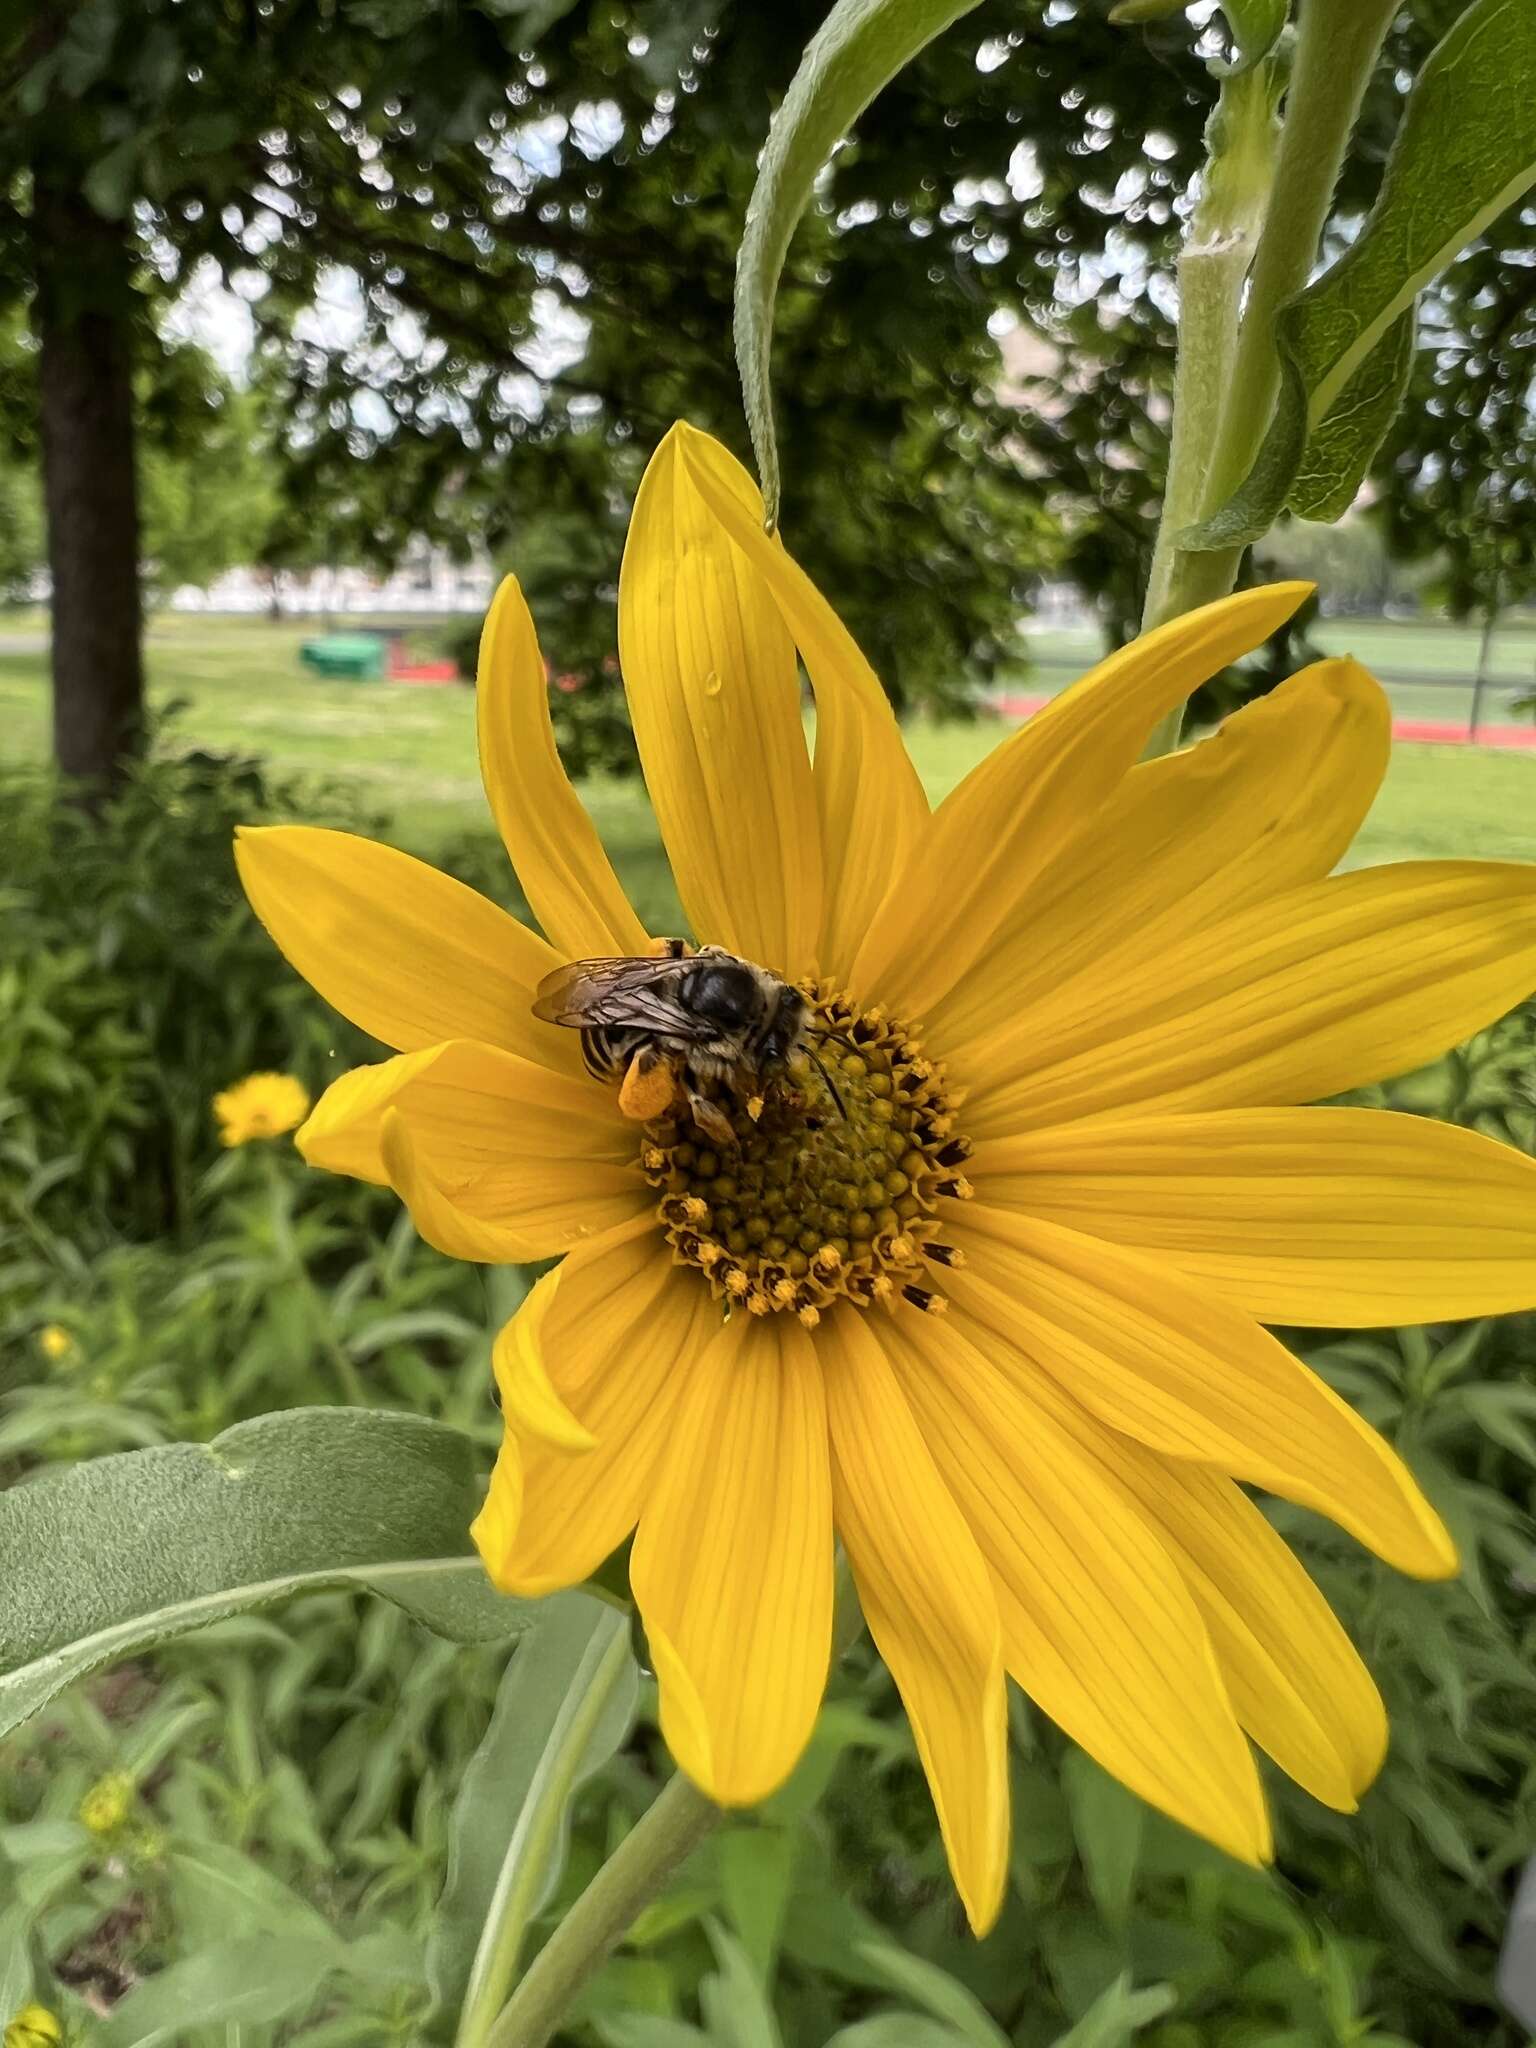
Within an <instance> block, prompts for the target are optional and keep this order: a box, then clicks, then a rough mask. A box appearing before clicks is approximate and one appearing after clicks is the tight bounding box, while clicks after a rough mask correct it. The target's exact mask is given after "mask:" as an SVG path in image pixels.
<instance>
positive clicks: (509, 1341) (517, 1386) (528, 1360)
mask: <svg viewBox="0 0 1536 2048" xmlns="http://www.w3.org/2000/svg"><path fill="white" fill-rule="evenodd" d="M559 1283H560V1268H559V1267H558V1266H557V1267H556V1268H555V1269H554V1271H553V1272H552V1273H546V1274H545V1275H544V1277H543V1278H542V1279H541V1280H538V1281H535V1283H534V1285H533V1286H532V1287H531V1288H530V1289H529V1290H528V1293H527V1295H526V1297H525V1298H524V1300H523V1302H522V1305H521V1306H520V1307H519V1309H518V1311H517V1313H516V1315H514V1316H511V1317H509V1318H508V1320H507V1321H506V1322H505V1323H504V1324H503V1325H502V1327H501V1333H500V1335H499V1336H498V1337H497V1339H496V1342H495V1345H494V1346H493V1348H492V1351H491V1370H492V1371H493V1372H494V1373H495V1375H496V1387H497V1391H498V1392H499V1393H500V1395H501V1412H502V1414H503V1416H504V1417H505V1418H506V1422H507V1426H508V1427H509V1428H511V1429H518V1430H521V1431H522V1432H523V1434H524V1435H525V1436H531V1437H536V1438H537V1439H538V1441H539V1442H540V1443H541V1444H548V1445H549V1447H550V1448H551V1449H552V1450H556V1451H590V1450H591V1449H592V1447H593V1444H594V1442H595V1439H594V1437H593V1435H592V1432H591V1430H590V1429H586V1428H584V1427H583V1426H582V1424H581V1423H579V1422H578V1421H577V1420H576V1417H575V1416H574V1415H573V1414H572V1413H571V1411H570V1409H569V1408H567V1407H566V1405H565V1403H564V1402H563V1401H562V1400H561V1398H560V1396H559V1394H557V1393H556V1391H555V1385H554V1381H553V1380H551V1378H550V1376H549V1373H548V1370H547V1369H546V1367H545V1364H544V1352H543V1334H542V1333H543V1327H544V1318H545V1317H546V1316H547V1315H548V1313H549V1309H550V1304H551V1303H552V1302H553V1300H554V1298H555V1289H556V1287H557V1286H558V1285H559Z"/></svg>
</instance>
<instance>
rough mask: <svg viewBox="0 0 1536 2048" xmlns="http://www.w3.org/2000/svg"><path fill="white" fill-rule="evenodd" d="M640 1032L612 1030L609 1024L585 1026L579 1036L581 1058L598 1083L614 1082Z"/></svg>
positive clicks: (630, 1057)
mask: <svg viewBox="0 0 1536 2048" xmlns="http://www.w3.org/2000/svg"><path fill="white" fill-rule="evenodd" d="M645 1035H646V1034H645V1033H644V1032H643V1031H629V1030H615V1029H614V1028H613V1026H612V1025H609V1024H588V1025H587V1026H586V1027H585V1028H584V1029H583V1031H582V1034H581V1056H582V1059H583V1060H584V1061H585V1062H586V1068H587V1072H588V1073H589V1074H591V1075H592V1077H593V1078H594V1080H598V1081H616V1080H618V1078H619V1076H620V1075H621V1074H622V1073H623V1072H624V1071H625V1069H626V1068H627V1067H628V1065H629V1062H630V1060H631V1059H632V1057H633V1056H634V1052H635V1048H636V1046H637V1045H639V1044H640V1042H641V1040H642V1039H643V1038H644V1037H645Z"/></svg>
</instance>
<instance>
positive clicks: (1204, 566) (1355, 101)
mask: <svg viewBox="0 0 1536 2048" xmlns="http://www.w3.org/2000/svg"><path fill="white" fill-rule="evenodd" d="M1397 4H1398V0H1349V4H1348V5H1343V6H1341V5H1339V4H1338V0H1302V6H1301V18H1300V22H1299V24H1298V31H1297V37H1296V53H1295V68H1294V70H1293V73H1292V76H1291V80H1290V84H1289V87H1288V89H1287V92H1286V106H1285V121H1284V124H1283V126H1282V127H1281V128H1280V129H1279V131H1278V146H1276V142H1275V134H1276V131H1275V128H1274V124H1273V121H1272V119H1271V117H1270V111H1269V108H1268V107H1266V106H1263V105H1261V104H1260V98H1261V95H1263V93H1264V92H1265V91H1266V90H1268V91H1271V92H1272V91H1273V88H1274V84H1275V80H1274V77H1273V74H1270V76H1269V79H1268V84H1267V87H1266V84H1265V83H1264V80H1265V74H1266V72H1267V71H1268V69H1269V66H1268V63H1266V64H1263V65H1260V66H1257V67H1256V68H1255V69H1254V70H1253V71H1251V72H1246V73H1243V74H1241V75H1240V76H1239V77H1236V78H1229V79H1226V80H1224V81H1223V86H1222V98H1221V104H1220V105H1219V106H1218V109H1217V113H1216V117H1215V119H1214V120H1213V122H1212V125H1211V131H1210V146H1211V156H1210V160H1209V163H1208V165H1207V172H1206V179H1207V184H1206V191H1205V193H1204V194H1203V195H1202V199H1201V203H1200V206H1199V207H1197V208H1196V211H1195V215H1194V219H1193V220H1192V222H1191V226H1190V236H1189V241H1188V243H1187V245H1186V247H1185V250H1184V252H1183V254H1182V255H1181V257H1180V259H1179V357H1178V366H1177V369H1176V372H1175V379H1174V420H1173V440H1172V446H1171V448H1170V452H1169V469H1168V490H1167V495H1166V497H1165V500H1164V504H1163V514H1162V518H1161V521H1160V522H1159V525H1158V532H1157V543H1156V548H1155V550H1154V554H1153V564H1152V573H1151V576H1150V577H1149V579H1148V585H1147V602H1146V609H1145V612H1144V614H1143V618H1142V627H1143V630H1146V629H1147V628H1149V627H1152V626H1158V625H1162V624H1163V623H1164V621H1166V620H1168V619H1172V618H1177V617H1178V615H1179V614H1180V613H1181V612H1186V611H1190V610H1192V609H1193V608H1194V607H1195V606H1196V605H1201V604H1208V603H1209V602H1210V601H1211V600H1212V599H1214V598H1218V597H1223V596H1225V595H1226V593H1227V592H1228V591H1229V590H1230V589H1231V588H1232V586H1233V584H1234V583H1235V582H1236V581H1237V571H1238V566H1239V564H1240V562H1241V560H1242V552H1243V551H1242V549H1241V548H1217V549H1210V550H1206V551H1204V552H1199V553H1197V552H1195V551H1193V550H1189V549H1183V548H1180V547H1179V546H1178V545H1177V541H1176V536H1177V535H1178V533H1179V532H1180V531H1182V529H1183V528H1184V527H1186V526H1189V525H1194V524H1196V523H1198V522H1199V521H1200V520H1203V519H1206V518H1209V517H1210V515H1211V513H1213V512H1214V511H1216V510H1217V508H1218V507H1219V506H1220V505H1221V504H1222V503H1223V502H1224V501H1225V500H1226V499H1227V498H1228V497H1229V496H1230V495H1231V493H1232V492H1233V491H1234V490H1236V488H1237V486H1238V485H1239V484H1240V483H1241V482H1242V481H1243V479H1244V477H1246V476H1247V474H1248V471H1249V469H1250V468H1251V466H1252V464H1253V460H1254V457H1255V456H1256V455H1257V454H1258V451H1259V446H1260V443H1261V442H1262V441H1263V439H1264V435H1265V433H1266V431H1267V430H1268V427H1269V423H1270V418H1271V415H1272V414H1273V412H1274V408H1275V399H1276V396H1277V394H1278V391H1279V388H1280V362H1279V357H1278V355H1277V354H1276V351H1275V341H1274V324H1275V315H1276V313H1277V312H1278V311H1279V309H1280V307H1281V306H1282V305H1283V304H1284V303H1285V301H1286V300H1287V299H1289V298H1291V297H1292V296H1293V295H1294V294H1295V293H1296V292H1298V291H1300V290H1301V288H1302V287H1303V285H1305V283H1306V281H1307V278H1308V275H1309V274H1310V272H1311V268H1312V265H1313V263H1314V262H1315V261H1316V258H1317V251H1318V246H1319V243H1320V242H1321V239H1322V232H1323V226H1324V223H1325V221H1326V220H1327V217H1328V208H1329V205H1330V203H1331V201H1332V198H1333V188H1334V186H1335V184H1336V183H1337V181H1338V175H1339V167H1340V165H1341V164H1342V163H1343V161H1344V152H1345V149H1346V148H1347V147H1348V144H1349V137H1350V133H1351V131H1352V130H1353V128H1354V125H1355V117H1356V115H1357V114H1358V113H1359V111H1360V101H1361V99H1362V97H1363V95H1364V92H1365V87H1366V83H1367V81H1368V79H1369V78H1370V75H1371V71H1372V69H1373V67H1374V65H1375V62H1376V58H1377V54H1378V52H1379V51H1380V49H1381V45H1382V41H1383V39H1384V38H1385V36H1386V32H1387V28H1388V25H1389V24H1390V22H1391V20H1392V17H1393V15H1394V14H1395V13H1396V11H1397ZM1239 89H1241V91H1239ZM1226 117H1230V118H1226ZM1250 265H1251V270H1250ZM1245 277H1246V278H1247V279H1248V298H1247V304H1246V306H1244V307H1243V309H1242V314H1241V318H1240V319H1239V317H1238V308H1239V305H1240V303H1241V298H1242V292H1243V285H1244V279H1245ZM1182 724H1183V712H1182V710H1178V711H1174V712H1172V713H1170V714H1169V716H1168V717H1167V718H1166V719H1164V720H1163V722H1162V724H1161V725H1160V726H1159V727H1158V728H1157V731H1156V732H1155V733H1154V734H1153V736H1152V739H1151V740H1150V741H1149V743H1148V746H1147V754H1148V756H1152V755H1156V754H1164V753H1170V752H1171V751H1172V750H1173V748H1174V747H1176V746H1177V745H1178V742H1179V734H1180V731H1181V729H1182Z"/></svg>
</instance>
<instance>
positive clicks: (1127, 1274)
mask: <svg viewBox="0 0 1536 2048" xmlns="http://www.w3.org/2000/svg"><path fill="white" fill-rule="evenodd" d="M965 1221H966V1236H967V1238H968V1239H969V1240H970V1241H971V1247H972V1248H971V1250H970V1261H971V1263H970V1265H969V1266H968V1267H967V1268H966V1270H965V1271H964V1272H963V1273H957V1274H955V1275H954V1276H953V1278H954V1285H953V1289H952V1292H953V1294H954V1298H955V1299H956V1300H957V1301H963V1302H964V1303H965V1304H966V1305H967V1306H968V1307H969V1308H970V1309H971V1310H972V1311H973V1312H974V1313H975V1314H976V1315H977V1316H978V1317H980V1318H981V1319H982V1320H983V1321H985V1322H986V1323H987V1324H988V1325H989V1327H990V1328H992V1329H993V1330H995V1331H997V1332H998V1334H999V1335H1001V1336H1003V1337H1005V1338H1007V1339H1008V1340H1009V1341H1010V1342H1011V1343H1012V1344H1014V1345H1016V1346H1017V1348H1018V1349H1019V1350H1021V1351H1022V1352H1023V1353H1024V1354H1025V1356H1026V1357H1027V1358H1030V1359H1032V1360H1033V1361H1034V1362H1035V1363H1036V1364H1037V1365H1039V1366H1042V1367H1044V1368H1045V1370H1046V1371H1048V1372H1050V1373H1051V1374H1052V1375H1053V1376H1054V1377H1055V1378H1056V1379H1057V1380H1058V1381H1059V1382H1060V1383H1061V1384H1062V1385H1063V1386H1064V1387H1066V1388H1067V1390H1068V1391H1069V1392H1070V1393H1071V1394H1072V1395H1073V1396H1074V1398H1075V1399H1077V1400H1078V1401H1080V1402H1081V1403H1082V1404H1083V1406H1084V1407H1085V1408H1087V1409H1088V1410H1089V1412H1090V1413H1091V1414H1093V1415H1096V1416H1098V1417H1099V1419H1100V1420H1101V1421H1102V1422H1107V1423H1108V1424H1109V1425H1110V1427H1111V1428H1113V1429H1118V1430H1123V1431H1124V1433H1125V1434H1126V1435H1127V1436H1130V1437H1133V1438H1135V1439H1136V1441H1137V1442H1138V1443H1143V1444H1146V1445H1147V1446H1148V1448H1149V1449H1151V1450H1155V1451H1161V1452H1164V1453H1165V1454H1167V1455H1168V1456H1171V1457H1176V1458H1189V1459H1193V1460H1194V1461H1195V1462H1196V1463H1198V1464H1207V1465H1214V1466H1215V1467H1216V1468H1217V1470H1218V1471H1222V1472H1226V1473H1228V1474H1230V1475H1231V1476H1232V1477H1234V1478H1237V1479H1247V1480H1251V1481H1252V1482H1253V1483H1254V1484H1255V1485H1257V1486H1266V1487H1268V1488H1269V1489H1270V1491H1271V1492H1272V1493H1279V1494H1283V1495H1284V1496H1285V1498H1286V1499H1287V1500H1294V1501H1299V1502H1301V1503H1302V1505H1303V1506H1306V1507H1311V1508H1316V1509H1317V1510H1318V1511H1319V1512H1320V1513H1322V1514H1325V1515H1328V1516H1330V1517H1331V1518H1332V1520H1334V1521H1335V1522H1337V1523H1338V1524H1339V1525H1340V1527H1341V1528H1345V1529H1347V1530H1349V1532H1350V1534H1351V1535H1353V1536H1356V1537H1358V1538H1359V1540H1360V1541H1361V1542H1362V1543H1364V1544H1365V1545H1366V1546H1367V1547H1368V1548H1369V1549H1371V1550H1374V1551H1375V1552H1376V1554H1377V1556H1378V1557H1381V1558H1384V1559H1385V1560H1386V1561H1387V1563H1388V1564H1392V1565H1395V1566H1396V1567H1397V1568H1398V1570H1399V1571H1405V1572H1411V1573H1413V1574H1414V1576H1415V1577H1418V1578H1426V1579H1438V1578H1446V1577H1448V1576H1450V1575H1451V1574H1452V1573H1454V1572H1455V1570H1456V1550H1455V1546H1454V1544H1453V1543H1452V1542H1451V1539H1450V1537H1449V1536H1448V1535H1447V1534H1446V1531H1445V1528H1444V1525H1443V1524H1442V1523H1441V1521H1440V1518H1439V1516H1438V1515H1437V1514H1436V1513H1435V1511H1434V1509H1433V1508H1432V1507H1431V1506H1430V1505H1429V1503H1428V1501H1426V1500H1425V1498H1424V1496H1423V1494H1422V1493H1421V1492H1420V1491H1419V1488H1418V1486H1417V1485H1416V1484H1415V1482H1414V1479H1413V1477H1412V1475H1411V1474H1410V1472H1409V1471H1408V1468H1407V1466H1406V1465H1404V1464H1403V1462H1402V1460H1401V1459H1400V1458H1399V1457H1398V1456H1397V1454H1396V1452H1395V1451H1394V1450H1393V1449H1392V1448H1391V1446H1390V1445H1389V1444H1387V1443H1386V1442H1385V1441H1384V1440H1383V1439H1382V1438H1381V1437H1379V1436H1378V1435H1377V1434H1376V1432H1375V1431H1374V1430H1373V1429H1370V1428H1368V1427H1367V1426H1366V1424H1365V1423H1364V1422H1362V1421H1361V1420H1360V1417H1359V1416H1358V1415H1356V1413H1355V1412H1354V1410H1353V1409H1352V1408H1351V1407H1349V1405H1348V1404H1347V1403H1346V1402H1344V1401H1341V1400H1340V1399H1339V1397H1338V1395H1337V1394H1335V1393H1334V1392H1333V1390H1332V1388H1330V1387H1328V1386H1326V1385H1325V1384H1324V1382H1323V1381H1322V1380H1320V1379H1319V1378H1318V1377H1317V1375H1316V1374H1315V1373H1314V1372H1311V1371H1309V1370H1308V1368H1307V1367H1306V1366H1304V1365H1303V1364H1302V1362H1301V1360H1300V1359H1299V1358H1293V1357H1292V1356H1291V1354H1290V1352H1288V1351H1287V1350H1286V1349H1285V1347H1284V1346H1283V1345H1282V1344H1280V1343H1278V1342H1277V1341H1276V1340H1275V1339H1274V1338H1273V1337H1272V1336H1270V1334H1269V1332H1268V1331H1267V1330H1263V1329H1261V1328H1260V1327H1259V1325H1258V1324H1257V1323H1255V1322H1253V1321H1251V1320H1250V1318H1249V1317H1247V1316H1245V1315H1243V1314H1242V1313H1241V1312H1240V1311H1238V1310H1237V1309H1234V1308H1231V1307H1229V1306H1228V1305H1227V1304H1226V1303H1225V1302H1221V1301H1215V1300H1210V1299H1207V1298H1206V1297H1205V1296H1203V1295H1201V1294H1199V1293H1197V1292H1196V1291H1195V1289H1193V1288H1192V1287H1190V1286H1188V1285H1187V1284H1186V1283H1185V1282H1183V1281H1181V1280H1180V1279H1179V1278H1178V1277H1177V1275H1176V1274H1175V1273H1174V1272H1173V1271H1171V1270H1170V1269H1169V1268H1168V1267H1166V1266H1165V1265H1163V1264H1161V1263H1157V1262H1154V1261H1153V1260H1151V1259H1148V1258H1144V1257H1142V1256H1141V1255H1140V1254H1139V1253H1136V1252H1130V1251H1126V1250H1123V1249H1122V1248H1120V1247H1118V1246H1115V1245H1110V1244H1105V1243H1104V1242H1103V1241H1102V1240H1100V1239H1098V1238H1090V1237H1083V1236H1081V1235H1080V1234H1079V1233H1078V1232H1076V1231H1072V1230H1064V1229H1063V1228H1062V1227H1061V1226H1060V1225H1059V1224H1055V1223H1040V1222H1037V1221H1036V1220H1035V1219H1034V1218H1033V1217H1024V1216H1019V1215H1015V1214H1012V1213H1009V1212H1007V1211H1005V1210H1001V1209H990V1208H986V1207H984V1206H983V1205H982V1204H981V1203H979V1202H972V1203H968V1204H967V1205H966V1216H965ZM983 1276H985V1277H983ZM949 1284H950V1283H949V1280H948V1278H946V1286H947V1287H948V1286H949Z"/></svg>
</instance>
